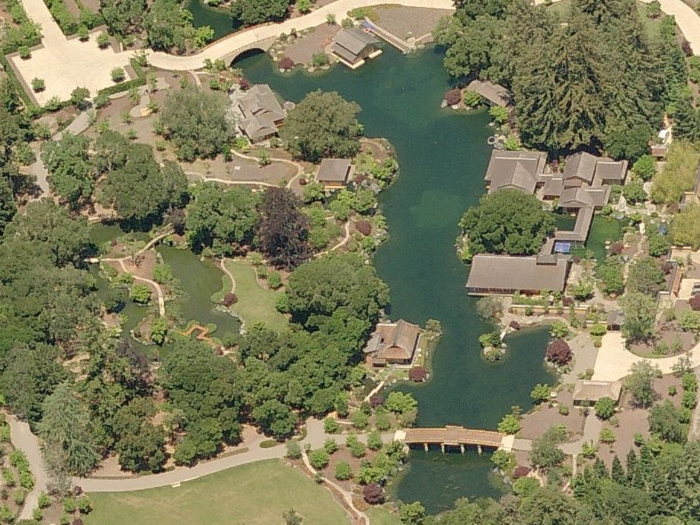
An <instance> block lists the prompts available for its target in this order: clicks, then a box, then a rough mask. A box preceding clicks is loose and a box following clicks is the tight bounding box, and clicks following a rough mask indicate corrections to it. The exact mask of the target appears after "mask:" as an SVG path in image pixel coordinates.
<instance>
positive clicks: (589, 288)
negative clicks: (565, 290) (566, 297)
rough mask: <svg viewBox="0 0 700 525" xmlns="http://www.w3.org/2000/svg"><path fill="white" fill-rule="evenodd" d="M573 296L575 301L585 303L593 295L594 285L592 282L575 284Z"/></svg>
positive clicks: (580, 281) (583, 281)
mask: <svg viewBox="0 0 700 525" xmlns="http://www.w3.org/2000/svg"><path fill="white" fill-rule="evenodd" d="M572 294H573V296H574V299H576V300H578V301H585V300H587V299H589V298H590V297H591V295H593V284H592V283H591V282H590V281H586V280H583V279H581V280H579V281H578V282H577V283H576V284H574V286H573V289H572Z"/></svg>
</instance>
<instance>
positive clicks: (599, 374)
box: [593, 332, 700, 381]
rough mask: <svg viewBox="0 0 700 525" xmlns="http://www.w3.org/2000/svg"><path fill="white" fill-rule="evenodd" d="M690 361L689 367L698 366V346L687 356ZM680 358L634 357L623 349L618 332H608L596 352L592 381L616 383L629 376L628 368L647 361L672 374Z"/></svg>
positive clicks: (699, 357) (663, 371)
mask: <svg viewBox="0 0 700 525" xmlns="http://www.w3.org/2000/svg"><path fill="white" fill-rule="evenodd" d="M683 355H687V356H688V357H689V358H690V361H691V367H692V368H697V367H698V366H700V344H697V345H695V346H694V347H693V349H692V350H690V351H689V352H688V353H687V354H683ZM680 357H681V356H673V357H663V358H660V359H645V358H643V357H639V356H637V355H634V354H633V353H632V352H630V351H629V350H627V349H626V348H625V342H624V339H623V338H622V334H621V333H620V332H610V333H607V334H605V335H604V336H603V345H602V346H601V347H600V350H599V351H598V358H597V359H596V362H595V368H594V374H593V379H597V380H600V381H618V380H620V379H622V378H623V377H625V376H627V375H629V371H630V367H631V366H632V365H633V364H634V363H639V362H641V361H648V362H649V363H651V364H652V365H656V366H658V367H659V369H660V370H661V373H662V374H671V373H673V366H674V365H675V364H676V363H678V359H679V358H680Z"/></svg>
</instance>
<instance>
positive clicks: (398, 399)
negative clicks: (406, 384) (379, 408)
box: [384, 392, 418, 414]
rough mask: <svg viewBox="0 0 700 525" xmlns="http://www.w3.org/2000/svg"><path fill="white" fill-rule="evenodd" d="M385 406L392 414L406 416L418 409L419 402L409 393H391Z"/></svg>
mask: <svg viewBox="0 0 700 525" xmlns="http://www.w3.org/2000/svg"><path fill="white" fill-rule="evenodd" d="M384 406H385V407H386V409H387V410H389V411H391V412H396V413H397V414H406V413H408V412H410V411H412V410H415V409H416V408H418V401H416V400H415V398H414V397H413V396H412V395H411V394H408V393H404V392H391V393H390V394H389V395H388V396H387V398H386V401H385V402H384Z"/></svg>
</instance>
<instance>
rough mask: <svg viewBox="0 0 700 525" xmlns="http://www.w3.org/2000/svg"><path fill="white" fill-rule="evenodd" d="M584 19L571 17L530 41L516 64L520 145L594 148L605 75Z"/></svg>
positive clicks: (599, 128) (598, 134) (598, 133)
mask: <svg viewBox="0 0 700 525" xmlns="http://www.w3.org/2000/svg"><path fill="white" fill-rule="evenodd" d="M597 39H598V35H597V32H596V30H595V28H594V27H593V25H592V24H591V22H590V20H589V19H588V18H587V17H586V16H585V15H583V14H581V13H573V16H572V18H571V21H570V22H569V24H568V25H566V26H560V27H557V28H556V29H555V30H554V32H553V33H552V34H551V35H549V36H548V37H545V38H544V39H541V40H540V41H539V42H534V43H533V44H532V45H531V47H530V48H529V52H526V53H524V57H523V60H522V62H521V64H520V65H519V66H516V67H517V69H516V75H515V78H514V80H513V93H514V96H515V107H516V111H517V115H518V124H519V126H520V131H521V136H522V138H523V141H524V142H525V143H526V144H528V145H530V146H533V147H539V148H545V149H548V150H550V151H566V150H574V149H577V148H580V147H588V146H596V145H598V144H599V143H600V141H601V139H602V137H603V129H604V122H605V108H604V96H603V92H602V89H603V88H602V86H603V85H604V84H605V79H606V77H607V75H606V74H605V71H604V69H603V64H605V61H604V60H603V56H602V55H601V50H600V48H599V47H598V46H597V45H596V42H597Z"/></svg>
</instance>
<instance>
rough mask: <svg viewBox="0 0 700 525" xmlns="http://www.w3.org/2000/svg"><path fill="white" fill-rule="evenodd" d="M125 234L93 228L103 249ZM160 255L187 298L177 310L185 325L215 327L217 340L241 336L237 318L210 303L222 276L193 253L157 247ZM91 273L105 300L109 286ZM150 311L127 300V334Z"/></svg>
mask: <svg viewBox="0 0 700 525" xmlns="http://www.w3.org/2000/svg"><path fill="white" fill-rule="evenodd" d="M125 234H126V233H125V232H124V231H123V230H121V229H120V228H119V225H117V224H111V225H107V224H93V225H92V226H91V227H90V240H91V241H92V242H93V243H94V244H95V245H96V246H101V245H103V244H104V243H107V242H109V241H113V240H115V239H117V238H118V237H121V236H123V235H125ZM135 235H136V237H137V238H139V239H140V240H143V241H146V240H148V238H149V237H148V234H146V233H136V234H135ZM157 251H158V252H159V253H160V254H161V256H162V257H163V260H164V261H165V262H166V263H168V264H169V265H170V267H171V268H172V271H173V275H174V277H175V278H176V279H177V280H178V281H179V288H180V290H182V292H183V293H184V298H183V299H181V300H180V301H179V302H178V306H177V307H179V311H180V314H181V316H182V318H183V319H184V320H185V321H186V322H187V321H191V320H193V321H197V322H198V323H200V324H202V325H207V324H210V323H213V324H215V325H216V326H217V330H216V332H215V335H216V337H221V336H222V335H224V334H226V333H229V332H233V333H238V330H239V328H240V326H241V324H240V321H239V320H238V319H237V318H236V317H233V316H231V315H228V314H226V313H224V312H220V311H217V310H215V307H216V305H215V304H214V303H212V301H211V296H212V295H213V294H215V293H216V292H218V291H220V290H221V289H222V286H223V276H224V274H223V272H222V271H221V270H220V269H219V268H217V267H216V266H214V264H212V263H211V262H210V261H202V260H200V259H199V256H197V255H196V254H194V253H192V252H191V251H190V250H181V249H177V248H173V247H171V246H158V247H157ZM90 273H91V274H92V275H93V276H94V277H95V278H96V280H97V295H98V297H99V298H102V297H103V294H105V293H106V292H107V289H108V288H109V283H108V282H107V281H106V280H105V279H102V278H101V277H100V276H99V271H98V268H97V265H93V266H91V268H90ZM167 307H168V308H169V309H172V308H176V306H175V305H173V304H172V303H168V306H167ZM147 311H148V309H147V308H145V307H143V306H139V305H137V304H136V303H134V302H133V301H130V300H127V301H126V303H125V306H124V308H123V309H122V311H121V312H119V313H120V314H121V315H124V316H125V317H126V322H125V323H124V326H123V329H124V333H129V332H130V331H131V330H133V329H134V328H136V326H137V325H138V323H139V322H140V321H141V319H142V318H143V316H144V315H146V313H147Z"/></svg>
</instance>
